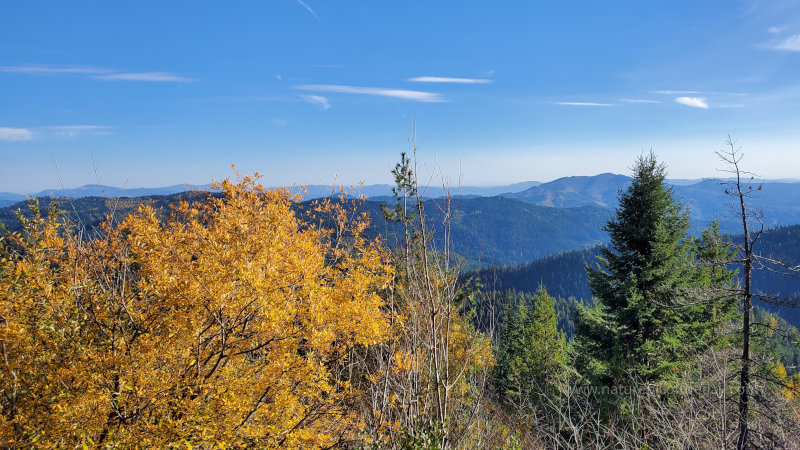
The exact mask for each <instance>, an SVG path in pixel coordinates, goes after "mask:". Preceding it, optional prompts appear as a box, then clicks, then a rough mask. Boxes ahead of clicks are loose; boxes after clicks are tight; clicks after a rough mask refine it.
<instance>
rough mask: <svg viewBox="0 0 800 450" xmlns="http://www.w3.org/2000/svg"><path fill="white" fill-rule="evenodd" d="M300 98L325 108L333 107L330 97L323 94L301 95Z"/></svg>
mask: <svg viewBox="0 0 800 450" xmlns="http://www.w3.org/2000/svg"><path fill="white" fill-rule="evenodd" d="M300 98H302V99H303V100H305V101H306V102H308V103H311V104H312V105H314V106H318V107H320V108H322V109H323V110H328V108H330V107H331V104H330V103H329V102H328V99H327V98H325V97H323V96H321V95H301V96H300Z"/></svg>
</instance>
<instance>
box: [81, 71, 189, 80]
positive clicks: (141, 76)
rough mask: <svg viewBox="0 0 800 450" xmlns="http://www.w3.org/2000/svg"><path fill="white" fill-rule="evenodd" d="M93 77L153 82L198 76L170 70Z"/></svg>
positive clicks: (96, 76) (96, 77)
mask: <svg viewBox="0 0 800 450" xmlns="http://www.w3.org/2000/svg"><path fill="white" fill-rule="evenodd" d="M92 78H95V79H98V80H107V81H152V82H189V81H197V79H196V78H187V77H182V76H180V75H175V74H173V73H169V72H127V73H112V74H109V75H95V76H93V77H92Z"/></svg>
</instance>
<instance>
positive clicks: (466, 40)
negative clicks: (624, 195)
mask: <svg viewBox="0 0 800 450" xmlns="http://www.w3.org/2000/svg"><path fill="white" fill-rule="evenodd" d="M0 11H1V13H0V156H1V157H2V164H0V191H10V192H33V191H38V190H41V189H44V188H53V187H58V186H59V185H62V184H63V185H64V186H66V187H74V186H78V185H82V184H88V183H96V182H97V180H98V179H99V180H101V181H102V182H103V183H105V184H109V185H115V186H126V187H142V186H162V185H172V184H180V183H195V184H200V183H206V182H208V181H210V180H211V179H221V178H224V177H227V176H229V175H231V169H230V167H229V165H230V164H231V163H234V164H236V165H237V167H238V168H239V170H240V171H241V172H243V173H250V172H254V171H258V172H260V173H262V174H263V175H264V180H263V182H264V183H265V184H267V185H285V184H292V183H312V184H330V183H335V182H337V183H343V184H353V183H357V182H359V181H364V182H366V183H389V182H391V176H390V175H389V170H390V168H391V167H392V166H393V165H394V163H395V162H396V161H397V160H398V158H399V153H400V151H402V150H404V149H405V148H406V146H407V143H406V141H407V138H408V137H409V136H410V134H411V128H412V123H413V122H414V121H415V122H416V129H417V139H418V140H419V141H421V142H422V144H421V147H420V159H421V160H422V162H423V163H424V171H425V172H426V173H428V174H429V173H431V172H435V175H433V176H434V177H436V179H437V180H438V177H439V174H440V173H441V174H444V175H445V176H446V177H447V178H448V179H449V180H450V181H451V182H452V183H458V182H460V183H461V184H465V185H496V184H507V183H512V182H518V181H523V180H539V181H548V180H552V179H554V178H557V177H561V176H568V175H593V174H597V173H601V172H615V173H627V172H628V168H629V167H630V165H631V163H632V161H633V159H634V158H635V157H636V156H637V155H638V154H640V153H641V152H642V151H647V150H649V149H651V148H652V149H653V150H654V151H655V152H656V153H657V154H658V155H659V156H660V158H661V159H663V160H664V161H666V162H667V164H668V165H669V168H670V175H671V176H672V177H675V178H698V177H707V176H715V175H716V171H715V169H717V168H718V167H720V166H721V165H720V164H719V163H718V161H717V160H716V159H715V156H714V150H717V149H719V148H721V147H722V142H723V140H724V139H725V138H726V137H727V135H729V134H730V135H731V136H733V137H735V138H738V139H739V143H740V144H741V145H742V146H743V147H744V151H745V154H746V156H745V158H746V159H745V166H746V167H747V168H748V169H751V170H754V171H756V172H758V173H759V174H760V175H762V176H764V177H767V178H781V177H791V178H800V173H799V172H800V170H799V169H800V139H798V138H800V126H798V125H800V3H798V2H796V1H783V0H764V1H760V0H741V1H740V0H725V1H701V0H693V1H676V0H673V1H656V0H654V1H630V2H623V1H616V2H608V1H606V2H600V1H586V2H529V1H525V2H473V1H459V2H444V1H440V2H430V1H403V2H391V3H390V2H382V1H381V2H368V1H348V0H341V1H335V0H326V1H322V0H304V1H299V0H270V1H242V2H200V1H183V2H179V1H169V2H148V1H139V2H125V3H124V4H123V2H108V1H96V2H91V1H75V2H63V1H52V2H18V1H9V0H0Z"/></svg>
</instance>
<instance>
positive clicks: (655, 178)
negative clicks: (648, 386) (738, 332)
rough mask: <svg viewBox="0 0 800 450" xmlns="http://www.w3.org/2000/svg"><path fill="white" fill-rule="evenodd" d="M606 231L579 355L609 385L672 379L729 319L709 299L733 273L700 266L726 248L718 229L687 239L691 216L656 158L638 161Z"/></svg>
mask: <svg viewBox="0 0 800 450" xmlns="http://www.w3.org/2000/svg"><path fill="white" fill-rule="evenodd" d="M604 229H605V230H606V231H607V232H608V233H609V237H610V241H611V242H610V244H609V246H608V247H607V248H604V249H603V250H602V251H601V256H600V257H598V265H599V268H598V269H597V270H595V269H592V268H589V267H587V272H588V275H589V284H590V286H591V288H592V294H593V296H594V299H595V300H594V301H595V306H594V307H593V308H584V307H580V308H579V310H578V314H577V317H576V331H577V348H578V354H579V356H580V357H581V358H585V359H586V361H585V368H586V369H587V372H588V373H589V374H590V375H591V376H592V377H593V378H595V379H596V380H597V381H600V382H602V383H604V384H613V383H618V382H620V381H622V380H623V379H626V378H628V377H631V376H632V377H634V378H638V379H640V380H642V381H651V380H659V379H665V378H670V377H672V376H674V375H676V374H677V373H679V372H680V370H681V368H682V367H683V366H684V363H685V362H686V361H688V360H689V356H690V355H692V354H695V353H696V352H697V351H698V350H699V349H700V348H702V347H703V346H705V345H709V344H710V339H708V337H709V335H710V333H711V331H712V330H714V329H715V328H716V327H717V326H718V324H719V323H720V322H721V321H722V320H725V318H726V317H730V314H731V312H732V307H733V305H732V303H731V302H730V301H729V300H725V299H715V298H709V296H708V295H706V294H705V293H704V291H705V290H707V289H708V288H710V287H711V286H712V285H719V284H721V283H722V284H724V283H729V282H730V277H731V274H730V272H728V271H727V270H725V268H724V266H721V267H713V264H710V265H706V266H705V267H704V266H703V265H702V264H698V261H703V260H707V259H711V256H709V255H718V254H719V253H723V254H724V253H726V252H727V251H729V250H726V247H725V246H724V244H722V241H721V239H717V238H715V237H714V236H718V228H717V229H714V228H712V229H710V230H708V231H707V232H706V233H705V234H704V239H703V240H702V241H695V240H693V239H690V238H689V236H688V229H689V213H688V210H687V209H686V208H685V207H684V206H683V205H682V204H681V203H680V202H679V201H678V200H676V198H675V195H674V192H673V190H672V188H671V187H669V186H668V185H667V183H666V170H665V166H664V164H663V163H659V162H658V161H657V160H656V157H655V155H653V153H650V154H649V155H647V156H641V157H639V159H637V161H636V163H635V165H634V168H633V177H632V181H631V183H630V185H629V186H628V188H627V189H626V190H625V191H624V192H621V193H620V196H619V205H618V207H617V209H616V216H615V217H614V218H613V219H612V220H610V221H609V222H608V223H607V224H606V226H605V228H604ZM720 258H721V257H720ZM712 297H713V296H712Z"/></svg>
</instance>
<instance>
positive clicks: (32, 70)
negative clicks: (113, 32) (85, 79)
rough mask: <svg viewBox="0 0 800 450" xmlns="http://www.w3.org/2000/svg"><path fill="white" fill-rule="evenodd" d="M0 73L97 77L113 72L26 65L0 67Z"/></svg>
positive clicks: (96, 68)
mask: <svg viewBox="0 0 800 450" xmlns="http://www.w3.org/2000/svg"><path fill="white" fill-rule="evenodd" d="M0 71H2V72H12V73H25V74H42V75H47V74H81V75H99V74H104V73H111V72H113V70H111V69H104V68H102V67H89V66H53V65H48V64H26V65H21V66H0Z"/></svg>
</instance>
